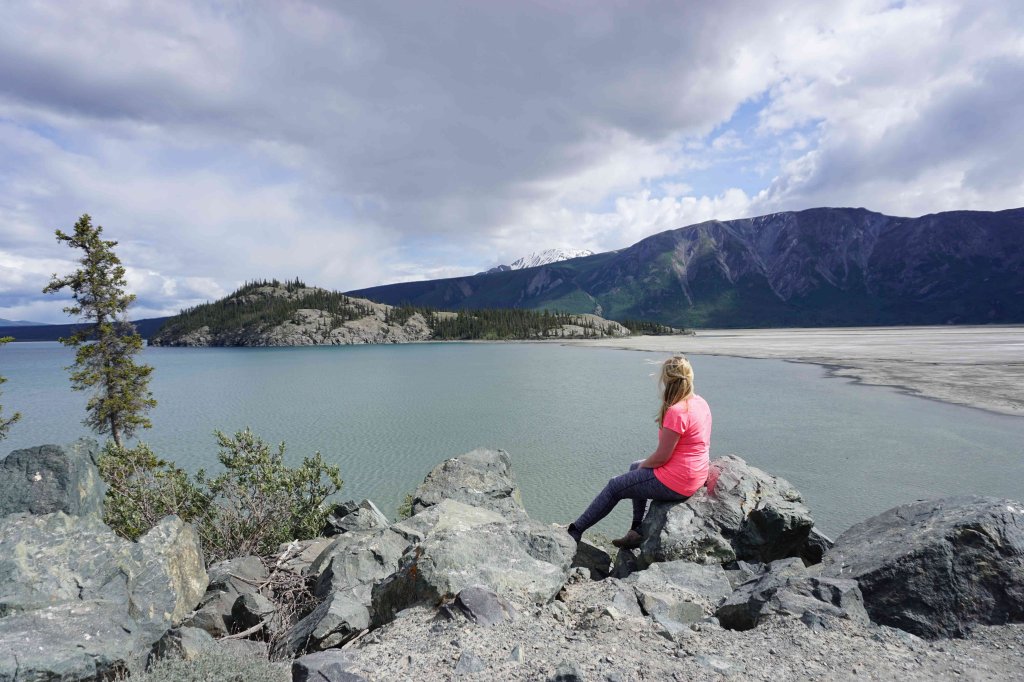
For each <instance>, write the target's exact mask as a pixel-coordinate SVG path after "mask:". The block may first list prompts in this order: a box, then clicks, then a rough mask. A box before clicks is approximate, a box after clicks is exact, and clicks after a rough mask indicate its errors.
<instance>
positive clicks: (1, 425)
mask: <svg viewBox="0 0 1024 682" xmlns="http://www.w3.org/2000/svg"><path fill="white" fill-rule="evenodd" d="M13 340H14V338H13V337H10V336H4V337H2V338H0V346H3V345H4V344H5V343H9V342H10V341H13ZM5 381H7V379H5V378H4V377H2V376H0V384H2V383H4V382H5ZM19 419H21V414H20V413H19V412H15V413H14V414H12V415H11V416H10V417H4V408H3V406H2V405H0V440H3V439H4V438H6V437H7V431H8V430H10V428H11V424H13V423H14V422H16V421H18V420H19Z"/></svg>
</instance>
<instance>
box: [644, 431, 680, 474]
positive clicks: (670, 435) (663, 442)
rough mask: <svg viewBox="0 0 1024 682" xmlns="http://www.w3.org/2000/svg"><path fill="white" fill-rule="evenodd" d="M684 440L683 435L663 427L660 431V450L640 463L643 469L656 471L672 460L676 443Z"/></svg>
mask: <svg viewBox="0 0 1024 682" xmlns="http://www.w3.org/2000/svg"><path fill="white" fill-rule="evenodd" d="M680 438H682V434H680V433H678V432H676V431H673V430H672V429H669V428H665V427H662V428H661V430H660V431H658V449H657V450H655V451H654V452H653V453H652V454H651V455H650V456H649V457H648V458H647V459H645V460H644V461H642V462H640V468H641V469H655V468H657V467H660V466H662V465H664V464H665V463H666V462H668V461H669V460H670V459H671V458H672V451H673V450H675V449H676V443H678V442H679V439H680Z"/></svg>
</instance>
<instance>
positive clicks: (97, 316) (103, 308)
mask: <svg viewBox="0 0 1024 682" xmlns="http://www.w3.org/2000/svg"><path fill="white" fill-rule="evenodd" d="M102 236H103V228H102V227H101V226H99V225H97V226H96V227H93V226H92V219H91V218H90V217H89V215H88V214H84V215H82V217H81V218H79V219H78V222H76V223H75V232H74V234H73V235H68V234H65V233H64V232H63V231H61V230H57V241H58V242H66V243H67V245H68V246H70V247H71V248H73V249H81V250H82V257H81V258H80V259H79V261H78V262H79V263H81V265H82V267H81V268H79V269H78V270H76V271H75V272H73V273H71V274H70V275H67V276H64V277H58V276H57V275H56V274H55V275H53V277H52V278H51V280H50V283H49V284H48V285H47V286H46V288H45V289H43V293H47V294H53V293H57V292H58V291H60V290H62V289H64V288H67V289H70V290H71V297H72V299H74V301H75V303H74V305H70V306H68V307H66V308H64V312H66V313H68V314H69V315H73V316H78V317H81V318H83V319H84V321H85V322H86V323H87V324H86V325H84V326H82V327H79V328H78V329H77V330H76V331H75V332H74V333H73V334H71V336H69V337H67V338H63V339H61V342H62V343H63V344H64V345H66V346H72V347H75V348H77V349H78V350H77V352H76V354H75V364H74V365H73V366H71V367H68V369H69V370H72V371H71V386H72V388H74V389H75V390H76V391H87V390H88V391H93V393H92V395H91V396H90V397H89V402H88V403H87V404H86V411H87V412H88V416H87V418H86V419H85V420H84V422H83V423H84V424H85V425H86V426H89V427H90V428H92V429H93V430H94V431H96V432H97V433H100V434H105V433H109V434H110V436H111V438H113V440H114V444H115V445H117V446H118V447H122V439H123V438H131V437H132V436H133V435H134V434H135V430H136V429H138V428H147V429H148V428H149V427H150V426H151V425H152V424H151V423H150V421H149V419H148V418H147V417H146V413H147V412H148V411H149V410H150V409H152V408H153V407H154V406H155V405H156V400H154V399H153V395H152V393H150V391H149V378H150V374H152V372H153V368H152V367H150V366H148V365H137V364H135V355H136V354H137V353H138V352H139V351H140V350H141V349H142V337H141V336H139V335H138V333H137V332H136V331H135V326H134V325H133V324H132V323H131V322H129V321H128V318H127V310H128V306H129V305H130V304H131V302H132V301H134V300H135V295H134V294H128V293H125V286H127V282H126V281H125V277H124V275H125V270H124V266H122V265H121V260H120V259H119V258H118V257H117V255H116V254H115V253H114V250H113V249H114V247H115V246H117V242H116V241H108V240H104V239H103V238H102Z"/></svg>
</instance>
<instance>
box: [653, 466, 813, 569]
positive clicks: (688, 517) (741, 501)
mask: <svg viewBox="0 0 1024 682" xmlns="http://www.w3.org/2000/svg"><path fill="white" fill-rule="evenodd" d="M813 525H814V520H813V519H812V518H811V514H810V511H809V510H808V509H807V507H806V506H804V504H803V501H802V498H801V497H800V493H799V492H798V491H797V490H796V489H795V488H794V487H793V486H792V485H790V484H789V482H788V481H786V480H784V479H782V478H778V477H776V476H772V475H770V474H767V473H765V472H764V471H761V470H760V469H758V468H756V467H753V466H750V465H748V464H747V463H746V462H744V461H743V460H742V459H740V458H739V457H736V456H733V455H728V456H726V457H722V458H719V459H716V460H715V461H713V462H712V463H711V474H710V476H709V479H708V486H707V487H705V488H701V489H700V490H698V491H697V492H696V493H694V494H693V496H692V497H690V498H689V499H688V500H686V501H685V502H652V503H651V508H650V510H649V511H648V513H647V517H646V518H645V519H644V523H643V526H642V528H641V534H642V535H643V536H644V541H643V545H642V546H641V564H642V565H643V564H651V563H654V562H658V561H672V560H676V559H684V560H686V561H693V562H698V563H707V564H710V563H718V564H722V563H727V562H730V561H734V560H736V559H745V560H751V561H773V560H775V559H779V558H782V557H787V556H797V555H799V554H800V552H801V551H802V550H803V548H804V545H805V544H806V543H807V537H808V534H809V533H810V530H811V527H812V526H813Z"/></svg>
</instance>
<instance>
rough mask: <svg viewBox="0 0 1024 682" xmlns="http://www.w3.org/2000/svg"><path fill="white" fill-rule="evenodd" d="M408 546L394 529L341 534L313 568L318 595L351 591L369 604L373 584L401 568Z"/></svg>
mask: <svg viewBox="0 0 1024 682" xmlns="http://www.w3.org/2000/svg"><path fill="white" fill-rule="evenodd" d="M408 548H409V541H408V540H407V539H406V538H405V537H404V536H403V535H401V534H400V533H396V532H394V531H393V530H391V529H390V528H382V529H381V530H378V531H375V532H361V533H355V532H353V533H345V534H344V535H339V536H338V538H337V539H336V540H335V541H334V542H333V543H332V544H331V545H330V546H329V547H328V548H327V549H325V550H324V551H323V552H321V554H320V556H319V557H317V559H316V561H314V562H313V564H312V565H311V566H310V568H309V575H310V576H316V587H315V588H314V594H316V596H318V597H321V598H323V597H327V596H328V595H330V594H331V593H332V592H337V591H344V592H350V593H352V594H354V595H356V596H357V597H358V598H359V599H360V600H361V601H363V602H364V603H366V604H369V603H370V590H371V589H372V587H373V585H374V584H375V583H377V582H378V581H380V580H382V579H384V578H386V577H387V576H389V575H391V574H392V573H393V572H394V571H395V570H396V569H397V568H398V562H399V559H401V557H402V555H403V554H405V552H406V550H407V549H408Z"/></svg>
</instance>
